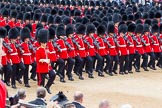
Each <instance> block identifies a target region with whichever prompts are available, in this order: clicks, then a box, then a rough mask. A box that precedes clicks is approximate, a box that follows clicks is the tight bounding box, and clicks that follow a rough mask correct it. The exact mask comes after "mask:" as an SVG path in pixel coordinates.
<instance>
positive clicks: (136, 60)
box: [134, 51, 141, 69]
mask: <svg viewBox="0 0 162 108" xmlns="http://www.w3.org/2000/svg"><path fill="white" fill-rule="evenodd" d="M140 61H141V54H140V53H139V52H138V51H136V53H135V62H134V66H136V67H137V68H138V69H140Z"/></svg>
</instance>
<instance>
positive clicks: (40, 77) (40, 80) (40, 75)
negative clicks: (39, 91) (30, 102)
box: [37, 70, 56, 88]
mask: <svg viewBox="0 0 162 108" xmlns="http://www.w3.org/2000/svg"><path fill="white" fill-rule="evenodd" d="M47 74H48V75H49V79H48V81H47V84H46V85H45V77H46V75H47ZM55 77H56V74H55V72H54V71H53V70H50V71H49V72H48V73H37V78H38V85H39V86H43V87H47V88H50V87H51V85H52V83H53V81H54V80H55Z"/></svg>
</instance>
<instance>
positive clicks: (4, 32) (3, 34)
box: [0, 27, 7, 38]
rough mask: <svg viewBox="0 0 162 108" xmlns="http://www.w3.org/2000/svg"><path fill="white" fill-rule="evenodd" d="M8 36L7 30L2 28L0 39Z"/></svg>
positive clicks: (0, 29) (0, 28)
mask: <svg viewBox="0 0 162 108" xmlns="http://www.w3.org/2000/svg"><path fill="white" fill-rule="evenodd" d="M6 36H7V30H6V29H5V28H4V27H0V38H5V37H6Z"/></svg>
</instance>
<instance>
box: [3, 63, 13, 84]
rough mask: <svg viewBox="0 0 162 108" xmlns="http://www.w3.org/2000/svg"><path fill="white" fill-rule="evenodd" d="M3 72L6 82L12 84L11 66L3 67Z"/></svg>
mask: <svg viewBox="0 0 162 108" xmlns="http://www.w3.org/2000/svg"><path fill="white" fill-rule="evenodd" d="M2 72H3V74H4V82H10V78H11V73H12V66H11V64H10V63H7V65H3V68H2Z"/></svg>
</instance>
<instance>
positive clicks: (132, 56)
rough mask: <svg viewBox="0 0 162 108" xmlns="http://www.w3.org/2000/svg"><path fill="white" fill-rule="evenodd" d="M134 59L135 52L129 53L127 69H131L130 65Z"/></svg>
mask: <svg viewBox="0 0 162 108" xmlns="http://www.w3.org/2000/svg"><path fill="white" fill-rule="evenodd" d="M134 59H135V54H129V63H128V64H129V65H128V71H132V65H133V61H134Z"/></svg>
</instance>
